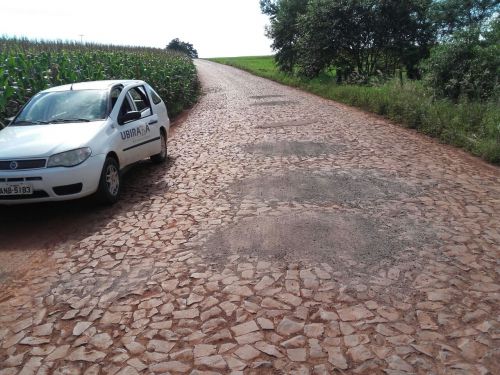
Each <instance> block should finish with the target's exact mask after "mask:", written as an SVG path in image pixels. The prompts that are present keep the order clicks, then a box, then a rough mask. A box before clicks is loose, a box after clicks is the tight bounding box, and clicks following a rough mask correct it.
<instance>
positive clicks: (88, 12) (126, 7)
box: [0, 0, 271, 57]
mask: <svg viewBox="0 0 500 375" xmlns="http://www.w3.org/2000/svg"><path fill="white" fill-rule="evenodd" d="M0 14H1V15H2V21H1V22H0V35H8V36H25V37H28V38H37V39H63V40H80V35H81V34H83V37H82V38H83V40H84V41H88V42H90V41H92V42H102V43H109V44H125V45H141V46H150V47H159V48H163V47H165V46H166V44H167V43H168V42H169V41H170V40H172V39H173V38H179V39H181V40H183V41H186V42H190V43H192V44H193V45H194V47H195V48H196V49H197V50H198V53H199V55H200V57H224V56H255V55H268V54H271V49H270V47H269V46H270V44H271V41H270V40H269V39H267V38H266V37H265V35H264V34H265V30H264V28H265V25H266V24H267V23H268V19H267V17H266V16H264V15H262V14H261V13H260V8H259V0H157V1H153V0H135V1H131V0H120V1H110V0H83V1H71V0H66V1H62V0H18V1H4V0H1V1H0Z"/></svg>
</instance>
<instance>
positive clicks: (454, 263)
mask: <svg viewBox="0 0 500 375" xmlns="http://www.w3.org/2000/svg"><path fill="white" fill-rule="evenodd" d="M196 65H197V67H198V71H199V74H200V79H201V82H202V86H203V96H202V98H201V100H200V102H199V103H198V104H197V105H196V106H195V108H193V109H192V110H191V112H190V114H189V115H188V116H187V118H186V119H185V121H184V122H183V123H182V124H181V125H180V126H178V127H177V128H176V129H175V131H174V132H173V134H172V137H171V139H170V140H169V145H168V147H169V155H170V158H169V161H168V162H167V163H166V164H164V165H162V166H159V167H158V166H154V165H151V164H150V163H149V162H143V163H141V164H140V165H138V166H137V167H136V168H134V169H133V170H132V171H130V172H129V173H128V174H127V175H126V176H125V181H124V183H125V191H124V194H123V199H122V201H121V202H119V203H118V204H117V205H115V206H113V207H112V208H99V207H96V206H95V205H93V204H92V203H91V202H89V201H87V200H83V201H78V202H71V203H64V204H51V205H36V206H29V207H28V206H26V207H14V208H0V254H3V257H2V259H6V258H7V257H9V258H10V257H12V258H13V259H21V260H22V261H23V262H24V259H26V258H27V257H28V256H31V254H33V255H32V258H31V259H33V262H32V263H29V262H25V263H26V265H27V266H25V267H22V271H23V272H22V273H20V272H18V271H16V267H17V266H14V265H12V267H10V266H8V267H4V268H3V270H4V271H3V272H4V274H3V278H4V280H3V285H2V290H1V291H0V374H17V373H21V374H45V373H54V374H64V373H70V374H120V375H124V374H156V373H172V374H176V373H191V374H216V373H222V374H230V373H231V374H276V373H278V374H280V373H282V374H331V373H333V372H334V371H335V370H337V371H339V372H341V373H355V374H379V373H380V374H383V373H386V374H411V373H418V374H429V373H434V374H445V373H446V374H487V373H491V374H493V373H495V372H496V371H498V368H500V363H499V358H500V355H499V354H500V341H499V340H500V318H499V311H500V301H499V297H500V278H499V273H500V268H499V266H498V259H499V256H500V173H499V172H500V169H499V168H497V167H493V166H490V165H487V164H486V163H484V162H482V161H480V160H478V159H476V158H474V157H471V156H469V155H467V154H465V153H464V152H462V151H460V150H457V149H455V148H452V147H449V146H445V145H441V144H439V143H438V142H436V141H435V140H432V139H430V138H428V137H425V136H422V135H420V134H417V133H415V132H413V131H411V130H408V129H404V128H401V127H398V126H396V125H393V124H390V123H388V122H387V121H386V120H384V119H381V118H380V117H377V116H374V115H371V114H367V113H365V112H362V111H359V110H356V109H353V108H350V107H347V106H344V105H341V104H338V103H335V102H333V101H328V100H324V99H321V98H318V97H316V96H314V95H311V94H307V93H304V92H302V91H299V90H296V89H293V88H289V87H285V86H282V85H279V84H276V83H274V82H271V81H268V80H265V79H261V78H258V77H255V76H252V75H250V74H247V73H245V72H242V71H240V70H237V69H234V68H231V67H226V66H222V65H218V64H215V63H211V62H208V61H203V60H198V61H197V62H196ZM6 269H10V273H9V274H7V271H8V270H6ZM0 277H2V275H0ZM0 281H1V280H0Z"/></svg>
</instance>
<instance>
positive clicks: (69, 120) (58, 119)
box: [50, 118, 90, 124]
mask: <svg viewBox="0 0 500 375" xmlns="http://www.w3.org/2000/svg"><path fill="white" fill-rule="evenodd" d="M59 122H90V120H89V119H88V118H56V119H54V120H50V123H51V124H57V123H59Z"/></svg>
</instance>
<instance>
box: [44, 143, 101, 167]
mask: <svg viewBox="0 0 500 375" xmlns="http://www.w3.org/2000/svg"><path fill="white" fill-rule="evenodd" d="M91 154H92V150H91V149H90V148H89V147H83V148H79V149H76V150H71V151H66V152H61V153H60V154H55V155H52V156H51V157H50V158H49V161H48V162H47V168H49V167H74V166H75V165H78V164H81V163H83V162H84V161H85V160H87V159H88V158H89V157H90V155H91Z"/></svg>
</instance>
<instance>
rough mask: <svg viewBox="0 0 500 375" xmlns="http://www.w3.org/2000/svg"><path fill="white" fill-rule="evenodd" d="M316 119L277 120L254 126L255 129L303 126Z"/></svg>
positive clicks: (312, 122)
mask: <svg viewBox="0 0 500 375" xmlns="http://www.w3.org/2000/svg"><path fill="white" fill-rule="evenodd" d="M316 121H317V120H316V119H306V120H291V121H278V122H268V123H264V124H258V125H256V126H255V127H256V128H257V129H267V128H282V127H287V126H305V125H311V124H314V123H315V122H316Z"/></svg>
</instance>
